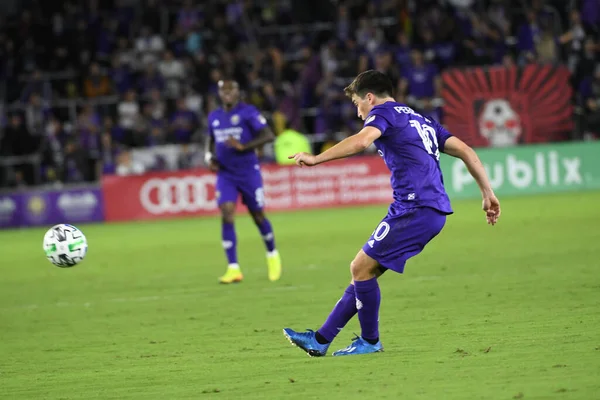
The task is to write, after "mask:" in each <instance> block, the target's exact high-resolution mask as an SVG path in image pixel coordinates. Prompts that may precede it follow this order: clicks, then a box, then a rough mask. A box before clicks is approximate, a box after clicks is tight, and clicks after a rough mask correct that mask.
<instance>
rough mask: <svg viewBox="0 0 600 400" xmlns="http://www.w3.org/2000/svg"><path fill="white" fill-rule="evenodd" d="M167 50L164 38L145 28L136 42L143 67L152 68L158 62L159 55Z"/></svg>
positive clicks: (136, 48)
mask: <svg viewBox="0 0 600 400" xmlns="http://www.w3.org/2000/svg"><path fill="white" fill-rule="evenodd" d="M164 49H165V43H164V41H163V38H162V37H161V36H160V35H158V34H156V33H154V32H153V31H152V29H150V28H149V27H147V26H145V27H143V28H142V30H141V34H140V36H139V37H138V38H137V39H136V40H135V50H136V52H137V55H138V58H139V60H140V64H141V65H142V66H151V65H154V64H156V62H157V61H158V55H159V54H160V53H162V52H163V51H164Z"/></svg>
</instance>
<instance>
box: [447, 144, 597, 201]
mask: <svg viewBox="0 0 600 400" xmlns="http://www.w3.org/2000/svg"><path fill="white" fill-rule="evenodd" d="M477 153H478V154H479V157H480V159H481V161H482V163H483V164H484V167H485V169H486V171H487V174H488V176H489V178H490V181H491V183H492V187H493V188H494V190H495V191H496V192H497V193H498V194H519V193H528V194H531V193H550V192H555V191H568V190H579V189H600V160H599V159H598V158H599V157H598V155H600V143H598V142H585V143H569V144H554V145H543V146H522V147H513V148H496V149H479V150H477ZM440 162H441V164H442V170H443V172H444V180H445V186H446V190H447V191H448V193H449V195H450V196H451V197H453V198H467V197H475V196H479V189H478V187H477V184H476V183H475V181H474V180H473V178H472V177H471V175H470V174H469V171H467V168H466V167H465V165H464V163H463V162H462V161H461V160H458V159H455V158H452V157H448V156H445V157H443V159H441V160H440Z"/></svg>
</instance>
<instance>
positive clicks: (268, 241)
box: [250, 209, 281, 282]
mask: <svg viewBox="0 0 600 400" xmlns="http://www.w3.org/2000/svg"><path fill="white" fill-rule="evenodd" d="M250 215H252V219H253V220H254V223H255V224H256V226H257V227H258V230H259V231H260V234H261V236H262V238H263V240H264V242H265V247H266V249H267V268H268V273H269V280H270V281H272V282H273V281H277V280H279V278H281V256H280V255H279V252H278V251H277V249H276V248H275V235H274V234H273V227H272V226H271V222H270V221H269V220H268V219H267V217H266V216H265V213H264V212H263V210H262V209H254V210H251V211H250Z"/></svg>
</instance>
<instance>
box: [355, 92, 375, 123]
mask: <svg viewBox="0 0 600 400" xmlns="http://www.w3.org/2000/svg"><path fill="white" fill-rule="evenodd" d="M372 97H373V95H372V94H371V93H367V95H366V96H365V97H364V98H360V97H359V96H358V95H357V94H353V95H352V103H354V105H355V106H356V114H357V115H358V117H359V118H360V119H362V120H363V121H364V120H365V118H367V115H369V113H370V112H371V109H372V108H373V105H372V104H371V98H372Z"/></svg>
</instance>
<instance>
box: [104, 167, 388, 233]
mask: <svg viewBox="0 0 600 400" xmlns="http://www.w3.org/2000/svg"><path fill="white" fill-rule="evenodd" d="M262 175H263V180H264V188H265V204H266V208H267V209H268V210H298V209H308V208H326V207H340V206H346V205H362V204H386V203H390V202H391V201H392V191H391V187H390V173H389V171H388V169H387V167H386V166H385V164H384V163H383V160H382V159H381V158H380V157H377V156H365V157H357V158H353V159H349V160H341V161H337V162H333V163H329V164H323V165H319V166H317V167H313V168H306V167H305V168H299V167H296V166H277V165H265V166H263V167H262ZM215 182H216V175H215V174H213V173H210V172H208V171H206V170H201V169H200V170H190V171H176V172H159V173H152V174H147V175H143V176H127V177H119V176H107V177H105V178H103V180H102V190H103V193H104V201H105V217H106V220H107V221H128V220H144V219H160V218H172V217H180V216H181V217H183V216H206V215H216V214H218V209H217V203H216V198H215ZM238 205H239V206H240V205H241V202H240V204H238ZM238 209H239V210H240V211H242V210H243V207H238Z"/></svg>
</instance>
